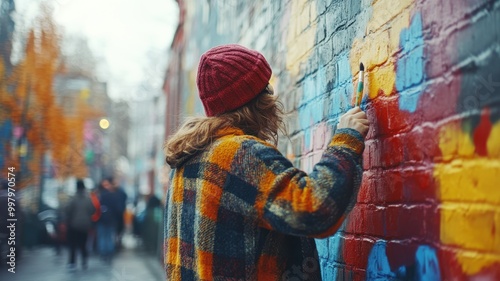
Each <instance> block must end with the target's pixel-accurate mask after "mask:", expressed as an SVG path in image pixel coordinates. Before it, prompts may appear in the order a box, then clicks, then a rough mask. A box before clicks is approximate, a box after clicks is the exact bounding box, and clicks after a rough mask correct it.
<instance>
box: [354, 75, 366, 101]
mask: <svg viewBox="0 0 500 281" xmlns="http://www.w3.org/2000/svg"><path fill="white" fill-rule="evenodd" d="M363 74H364V73H363V71H360V72H359V81H358V89H357V92H356V106H360V105H361V101H362V100H363V89H364V75H363Z"/></svg>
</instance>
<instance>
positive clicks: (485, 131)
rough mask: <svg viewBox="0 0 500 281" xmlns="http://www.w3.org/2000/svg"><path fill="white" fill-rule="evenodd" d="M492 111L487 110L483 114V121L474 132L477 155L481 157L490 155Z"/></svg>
mask: <svg viewBox="0 0 500 281" xmlns="http://www.w3.org/2000/svg"><path fill="white" fill-rule="evenodd" d="M491 127H492V124H491V121H490V110H489V108H486V109H484V110H483V112H482V114H481V121H480V122H479V125H478V126H477V127H476V129H475V130H474V135H473V138H474V144H475V146H476V153H477V154H478V155H480V156H487V155H488V148H487V142H488V138H489V137H490V133H491Z"/></svg>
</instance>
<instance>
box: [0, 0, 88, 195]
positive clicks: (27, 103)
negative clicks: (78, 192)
mask: <svg viewBox="0 0 500 281" xmlns="http://www.w3.org/2000/svg"><path fill="white" fill-rule="evenodd" d="M23 54H24V57H23V58H22V60H21V61H20V62H19V63H18V64H17V65H15V66H14V68H13V71H12V73H10V74H9V75H8V77H6V79H3V80H2V83H1V84H0V107H1V111H2V113H1V114H0V120H1V119H4V118H10V119H11V120H12V123H13V125H14V126H19V127H22V128H23V129H24V130H23V131H24V132H25V133H24V135H23V138H25V140H26V141H27V144H28V151H27V152H23V151H22V150H21V149H20V147H18V146H16V144H15V143H14V145H12V144H8V145H7V146H8V149H10V150H11V151H12V152H13V153H10V154H9V157H8V159H6V161H5V166H6V167H10V166H15V167H19V165H20V159H21V156H24V157H25V159H26V160H25V161H26V169H27V171H21V174H22V175H23V176H22V177H21V180H22V181H21V183H19V186H21V187H22V186H26V185H38V184H39V178H40V173H41V172H42V171H41V169H42V167H43V166H42V161H43V157H44V155H45V153H47V152H50V155H51V157H52V161H53V163H54V164H55V165H54V166H55V167H56V176H57V177H59V178H66V177H69V176H75V177H85V176H86V175H87V170H86V165H85V159H84V155H83V148H84V139H83V130H84V123H85V118H86V116H85V114H86V113H87V114H88V113H89V112H92V110H91V109H89V108H88V106H87V105H86V104H85V103H84V102H78V104H77V112H76V114H74V115H72V116H66V115H65V114H64V110H63V108H62V107H63V106H64V105H63V104H61V105H59V104H58V103H57V101H56V95H55V92H54V80H55V77H56V75H58V74H61V73H62V71H63V67H62V60H61V56H60V37H59V33H58V30H57V26H56V25H55V23H54V21H53V18H52V11H51V9H50V8H48V7H47V6H46V5H42V7H41V14H40V16H39V17H38V18H37V19H36V22H35V24H34V28H32V29H31V30H30V31H29V33H28V35H27V39H26V45H25V48H24V52H23ZM0 63H2V62H0ZM0 75H2V76H3V77H5V76H6V75H7V73H6V72H5V71H4V65H3V64H2V65H0ZM23 153H24V154H25V155H23Z"/></svg>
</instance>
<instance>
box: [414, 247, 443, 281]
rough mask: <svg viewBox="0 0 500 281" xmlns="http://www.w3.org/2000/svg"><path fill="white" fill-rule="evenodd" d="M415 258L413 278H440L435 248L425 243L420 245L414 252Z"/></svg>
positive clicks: (430, 280) (431, 280)
mask: <svg viewBox="0 0 500 281" xmlns="http://www.w3.org/2000/svg"><path fill="white" fill-rule="evenodd" d="M415 259H416V269H417V270H416V271H415V274H416V276H415V277H416V278H415V280H429V281H434V280H441V273H440V270H439V261H438V259H437V256H436V250H434V249H432V248H431V247H429V246H426V245H423V246H420V247H418V250H417V253H416V254H415Z"/></svg>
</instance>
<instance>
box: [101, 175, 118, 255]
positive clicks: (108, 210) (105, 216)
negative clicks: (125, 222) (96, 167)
mask: <svg viewBox="0 0 500 281" xmlns="http://www.w3.org/2000/svg"><path fill="white" fill-rule="evenodd" d="M101 185H102V187H103V188H102V189H101V192H100V195H99V203H100V206H101V216H100V217H99V221H98V222H97V249H98V251H99V254H100V255H101V258H102V259H103V260H104V261H105V262H107V263H111V260H112V258H113V255H114V253H115V250H116V247H115V242H116V241H115V240H116V235H117V228H118V224H119V220H120V219H123V217H121V209H122V207H121V200H122V195H121V194H120V193H119V192H117V190H116V187H115V186H114V185H113V183H112V181H111V180H109V179H105V180H103V181H102V184H101Z"/></svg>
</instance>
